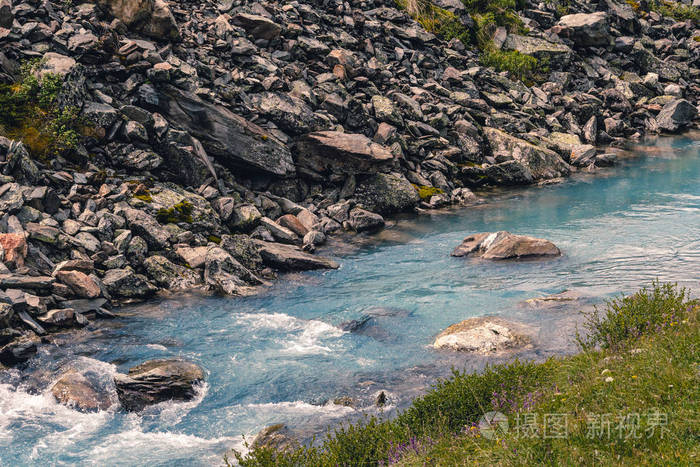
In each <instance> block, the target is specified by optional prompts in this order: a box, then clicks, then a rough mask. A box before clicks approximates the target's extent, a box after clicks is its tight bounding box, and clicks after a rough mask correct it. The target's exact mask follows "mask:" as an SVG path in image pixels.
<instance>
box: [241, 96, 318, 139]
mask: <svg viewBox="0 0 700 467" xmlns="http://www.w3.org/2000/svg"><path fill="white" fill-rule="evenodd" d="M252 101H253V103H254V105H255V108H256V109H257V111H258V112H259V113H260V114H261V115H263V116H264V117H265V118H267V119H268V120H270V121H272V122H274V123H275V125H277V126H278V127H280V129H282V130H283V131H285V132H287V133H288V134H290V135H293V136H299V135H302V134H304V133H308V132H310V131H314V130H318V129H319V127H320V122H319V121H318V118H317V117H316V114H314V112H313V110H311V108H309V106H307V105H306V104H305V103H304V101H302V100H301V99H299V98H298V97H294V96H291V95H287V94H281V93H275V92H264V93H262V94H257V95H255V96H252Z"/></svg>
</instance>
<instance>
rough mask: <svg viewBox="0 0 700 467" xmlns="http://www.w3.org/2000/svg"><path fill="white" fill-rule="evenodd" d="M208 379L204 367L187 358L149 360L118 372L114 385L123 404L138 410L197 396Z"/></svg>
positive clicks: (133, 410) (131, 409)
mask: <svg viewBox="0 0 700 467" xmlns="http://www.w3.org/2000/svg"><path fill="white" fill-rule="evenodd" d="M203 380H204V372H203V371H202V369H201V368H200V367H199V366H197V365H195V364H194V363H191V362H186V361H183V360H174V359H169V360H149V361H147V362H144V363H142V364H140V365H137V366H135V367H133V368H130V369H129V373H128V374H126V375H124V374H117V375H116V376H115V377H114V384H115V385H116V386H117V396H118V397H119V402H121V404H122V406H123V407H124V408H125V409H126V410H128V411H130V412H137V411H139V410H141V409H143V408H144V407H146V406H148V405H153V404H157V403H159V402H164V401H168V400H177V401H188V400H191V399H192V398H193V397H194V396H195V395H196V391H195V386H196V384H197V383H200V382H201V381H203Z"/></svg>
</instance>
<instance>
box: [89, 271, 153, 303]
mask: <svg viewBox="0 0 700 467" xmlns="http://www.w3.org/2000/svg"><path fill="white" fill-rule="evenodd" d="M102 283H103V284H104V285H105V287H107V290H108V291H109V293H110V295H112V296H113V297H124V298H146V297H150V296H152V295H153V294H155V293H156V291H157V289H156V288H155V287H153V286H152V285H151V284H149V283H148V282H147V281H146V278H145V277H143V276H142V275H140V274H136V273H134V271H132V270H131V269H112V270H110V271H107V273H106V274H105V277H104V278H103V279H102Z"/></svg>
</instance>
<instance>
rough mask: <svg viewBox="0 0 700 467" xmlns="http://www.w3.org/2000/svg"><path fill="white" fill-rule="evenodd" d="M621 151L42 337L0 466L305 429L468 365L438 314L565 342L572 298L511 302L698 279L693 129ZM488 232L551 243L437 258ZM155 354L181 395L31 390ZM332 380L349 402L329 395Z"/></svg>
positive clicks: (127, 458)
mask: <svg viewBox="0 0 700 467" xmlns="http://www.w3.org/2000/svg"><path fill="white" fill-rule="evenodd" d="M695 136H697V135H695ZM632 153H633V154H636V155H639V154H643V155H642V156H641V157H638V158H635V159H629V160H624V161H623V162H622V164H621V165H620V166H619V167H617V168H614V169H611V170H607V171H605V172H603V173H602V174H597V175H596V176H590V175H577V176H576V177H574V178H572V179H571V180H568V181H566V182H564V183H561V184H557V185H550V186H546V187H540V188H529V189H523V190H516V191H503V192H499V193H495V194H494V193H492V194H489V195H488V196H487V197H486V198H487V201H488V202H486V203H484V204H482V205H479V206H475V207H470V208H467V209H463V210H460V211H451V212H448V213H437V214H431V215H423V216H418V217H413V218H411V219H406V220H400V221H398V222H397V223H396V225H394V226H393V227H392V228H390V229H388V230H387V231H385V232H384V233H382V234H381V235H380V236H379V237H378V238H375V239H372V240H371V241H368V242H364V243H362V244H360V245H359V246H357V245H355V246H353V247H351V248H347V247H346V248H342V249H341V248H339V247H335V249H333V248H332V249H331V251H330V253H329V254H335V255H338V256H339V257H338V259H339V261H340V262H341V263H342V267H341V269H339V270H338V271H329V272H319V273H309V274H299V275H292V276H289V277H288V278H287V280H286V281H278V282H277V283H276V284H275V285H274V286H273V287H272V288H271V289H270V290H268V291H266V292H265V293H264V294H262V295H260V296H257V297H254V298H247V299H224V298H203V297H183V298H179V299H177V300H169V301H161V302H157V303H151V304H147V305H142V306H139V307H133V308H127V309H124V310H121V314H122V315H123V317H122V318H120V319H117V320H115V321H111V322H108V323H101V324H100V326H92V327H91V328H89V329H87V330H84V331H80V332H79V333H77V334H72V335H68V336H65V338H63V339H59V341H58V342H57V344H55V345H51V346H45V347H43V348H42V349H41V350H40V353H39V354H38V356H37V357H36V358H35V359H34V360H33V361H32V362H31V365H30V369H31V370H33V371H31V372H25V374H23V375H22V374H19V373H18V372H16V371H11V372H6V373H4V374H2V375H0V465H56V464H58V465H67V464H87V465H144V464H148V465H170V466H172V465H200V464H202V465H205V464H211V463H220V461H221V458H222V453H223V452H225V451H226V450H227V449H230V448H238V449H240V448H241V447H242V435H246V436H247V437H249V439H250V437H252V436H254V434H255V433H256V432H257V431H258V430H260V429H261V428H262V427H264V426H265V425H269V424H271V423H277V422H285V423H287V424H289V425H290V426H291V427H293V428H294V429H295V430H297V432H298V433H299V436H300V437H302V438H304V437H307V436H311V435H313V434H314V433H317V432H319V431H320V430H322V429H323V428H324V427H326V426H328V425H329V424H332V423H333V422H337V421H338V420H342V419H346V418H350V419H351V418H353V417H356V416H358V415H359V414H362V413H372V412H374V411H375V409H374V408H372V401H373V399H374V398H375V397H376V395H377V394H378V393H379V391H382V390H384V391H387V393H388V394H389V402H390V406H389V408H388V409H387V410H388V412H390V413H391V410H392V407H396V406H399V407H401V406H404V405H405V404H406V403H408V401H409V400H410V398H411V397H413V396H415V395H416V394H419V393H420V392H421V391H424V390H425V388H426V387H427V386H428V385H429V384H430V383H431V382H433V381H434V380H435V378H437V377H439V376H441V375H445V374H447V372H448V371H449V368H450V366H452V365H454V366H456V367H458V368H467V369H478V368H480V367H482V366H483V364H484V360H483V358H477V357H467V356H465V355H453V354H447V353H440V352H435V351H433V350H431V349H430V348H428V345H429V344H430V343H431V340H432V338H433V337H434V336H435V335H436V334H437V333H438V332H439V331H440V330H442V329H444V328H445V327H447V326H448V325H450V324H453V323H455V322H458V321H461V320H463V319H466V318H469V317H472V316H481V315H487V314H493V315H500V316H502V317H504V318H506V319H511V320H517V321H521V322H525V323H527V324H529V325H531V326H533V328H534V329H535V331H536V336H535V344H536V345H535V347H534V349H533V350H531V351H528V352H527V353H526V354H525V355H524V356H526V357H532V358H542V357H545V356H547V355H551V354H556V353H566V352H572V351H574V347H573V346H572V345H571V339H570V337H571V334H572V332H573V330H574V326H575V324H576V323H577V322H578V320H579V319H580V317H579V314H578V313H577V310H578V309H580V308H581V306H584V305H583V304H582V305H580V306H578V305H577V307H572V308H565V309H549V310H534V309H531V308H528V307H525V306H523V304H522V302H523V300H525V299H528V298H532V297H537V296H541V295H544V294H548V293H556V292H560V291H562V290H564V289H576V290H577V291H578V292H579V293H580V294H582V295H584V296H587V297H591V299H592V301H596V300H600V299H601V298H602V297H606V296H610V295H612V294H615V293H617V292H619V291H627V292H628V291H633V290H635V289H637V288H638V287H639V286H641V285H645V284H648V283H649V282H650V281H651V280H652V279H655V278H658V279H661V280H673V281H678V282H681V283H683V284H684V285H687V286H689V287H691V288H694V289H695V290H697V289H698V286H699V285H700V283H699V281H700V142H693V140H692V139H691V138H676V139H663V140H658V141H654V142H651V143H649V145H647V146H644V147H639V148H635V149H634V150H633V151H632ZM497 230H509V231H511V232H514V233H520V234H527V235H533V236H538V237H544V238H547V239H550V240H552V241H553V242H554V243H556V244H557V245H558V246H559V247H560V248H561V249H562V251H563V252H564V256H563V257H562V258H560V259H555V260H552V261H544V262H543V261H535V262H520V263H485V262H482V261H478V260H469V259H467V260H465V259H462V258H452V257H450V256H449V253H450V251H451V250H452V249H453V248H454V247H455V246H456V245H457V244H459V243H460V241H461V240H462V238H464V237H465V236H466V235H467V234H469V233H474V232H482V231H497ZM327 253H328V252H327ZM362 316H372V317H373V318H372V321H371V322H370V323H369V325H368V326H366V327H365V328H364V330H363V332H362V333H361V334H357V333H349V332H345V331H342V330H341V327H340V325H341V324H342V323H344V322H347V321H350V320H354V319H359V318H361V317H362ZM165 356H182V357H185V358H187V359H191V360H193V361H196V362H197V363H199V364H201V365H202V366H203V367H204V368H205V369H206V372H207V382H206V384H205V385H203V386H202V387H201V388H200V389H199V396H198V397H197V398H196V399H195V400H193V401H191V402H188V403H184V404H183V403H179V404H176V403H164V404H160V405H157V406H155V407H151V408H149V409H147V410H146V411H144V412H142V413H139V414H125V413H123V412H121V411H120V410H119V407H118V404H117V403H116V402H115V403H114V405H113V406H112V408H111V409H110V410H109V411H106V412H100V413H93V414H81V413H79V412H76V411H74V410H71V409H69V408H66V407H62V406H60V405H58V404H56V403H55V402H54V401H53V399H52V396H51V395H50V393H49V392H47V389H46V388H47V387H49V385H50V383H51V381H53V380H54V379H55V377H56V374H58V373H60V371H63V370H64V369H65V368H66V367H73V368H76V369H77V370H79V371H81V372H83V373H85V374H86V375H87V376H88V377H89V378H92V379H93V380H95V381H97V382H99V383H100V384H101V385H102V386H103V387H104V388H105V390H106V391H108V392H110V394H111V397H112V400H113V401H116V397H115V394H114V388H113V385H112V383H111V377H112V375H113V374H114V373H115V372H116V371H126V370H127V369H128V367H130V366H133V365H134V364H136V363H140V362H142V361H143V360H145V359H150V358H158V357H165ZM341 396H349V397H351V398H353V399H354V400H355V408H350V407H344V406H340V405H335V404H333V403H332V401H333V399H335V398H338V397H341Z"/></svg>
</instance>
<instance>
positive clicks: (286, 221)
mask: <svg viewBox="0 0 700 467" xmlns="http://www.w3.org/2000/svg"><path fill="white" fill-rule="evenodd" d="M277 223H278V224H279V225H281V226H282V227H286V228H288V229H289V230H291V231H292V232H294V233H295V234H297V235H299V236H300V237H303V236H304V235H306V234H307V233H309V229H307V228H306V227H305V226H304V224H302V223H301V221H300V220H299V219H298V218H297V216H295V215H294V214H285V215H284V216H282V217H280V218H279V219H277Z"/></svg>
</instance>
